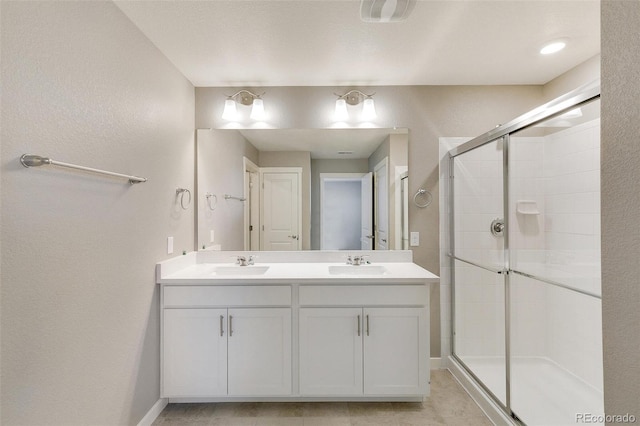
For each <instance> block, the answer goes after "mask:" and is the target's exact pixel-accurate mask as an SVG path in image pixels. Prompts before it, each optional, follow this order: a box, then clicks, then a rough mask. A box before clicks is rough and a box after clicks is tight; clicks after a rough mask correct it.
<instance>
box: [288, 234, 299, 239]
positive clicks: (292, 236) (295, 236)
mask: <svg viewBox="0 0 640 426" xmlns="http://www.w3.org/2000/svg"><path fill="white" fill-rule="evenodd" d="M289 238H291V239H294V240H297V239H298V236H297V235H289Z"/></svg>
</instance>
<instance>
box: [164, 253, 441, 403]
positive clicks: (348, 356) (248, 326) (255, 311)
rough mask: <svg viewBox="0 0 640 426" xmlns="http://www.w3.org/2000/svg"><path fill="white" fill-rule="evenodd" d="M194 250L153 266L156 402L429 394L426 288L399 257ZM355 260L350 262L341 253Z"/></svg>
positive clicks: (425, 277)
mask: <svg viewBox="0 0 640 426" xmlns="http://www.w3.org/2000/svg"><path fill="white" fill-rule="evenodd" d="M255 254H257V257H256V259H255V264H254V265H248V266H240V265H238V264H236V263H235V260H236V259H237V257H238V256H245V257H247V256H248V255H249V253H246V252H235V253H234V252H214V251H203V252H195V253H190V254H187V255H185V256H180V257H177V258H174V259H170V260H167V261H165V262H162V263H159V264H158V265H157V270H156V274H157V282H158V284H159V285H160V287H161V329H162V331H161V339H162V342H161V363H162V367H161V368H162V383H161V395H162V397H163V398H170V399H171V401H174V402H186V401H223V400H224V401H268V400H282V401H295V400H306V401H314V400H317V401H327V400H352V401H353V400H387V401H397V400H404V401H416V400H418V401H419V400H422V398H423V397H425V396H427V395H428V394H429V315H428V314H429V312H428V306H429V284H430V283H437V282H438V277H437V276H435V275H433V274H432V273H430V272H428V271H426V270H425V269H423V268H421V267H419V266H417V265H415V264H414V263H412V257H411V252H410V251H387V252H351V253H349V254H347V253H346V252H338V251H336V252H325V251H323V252H308V251H307V252H259V253H255ZM348 255H351V256H352V259H353V257H359V256H361V255H367V256H368V257H365V259H366V262H371V263H370V264H368V263H366V262H365V261H363V262H362V263H363V264H361V265H353V264H347V263H346V259H347V256H348Z"/></svg>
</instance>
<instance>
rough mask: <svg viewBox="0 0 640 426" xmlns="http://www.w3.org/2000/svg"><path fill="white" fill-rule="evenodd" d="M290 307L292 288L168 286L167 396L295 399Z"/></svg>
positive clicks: (164, 358)
mask: <svg viewBox="0 0 640 426" xmlns="http://www.w3.org/2000/svg"><path fill="white" fill-rule="evenodd" d="M216 305H217V306H221V305H227V306H226V307H216ZM260 305H262V306H260ZM283 305H284V306H286V305H289V307H278V306H283ZM245 306H247V307H245ZM248 306H252V307H248ZM254 306H255V307H254ZM290 306H291V288H290V286H164V287H163V312H162V317H163V322H162V396H163V397H165V398H199V397H203V398H206V397H217V396H282V395H290V394H291V308H290Z"/></svg>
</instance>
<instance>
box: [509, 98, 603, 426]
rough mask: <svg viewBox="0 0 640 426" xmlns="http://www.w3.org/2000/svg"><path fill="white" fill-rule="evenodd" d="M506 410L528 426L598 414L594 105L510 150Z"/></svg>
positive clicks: (514, 139) (521, 135)
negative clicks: (508, 400) (508, 392)
mask: <svg viewBox="0 0 640 426" xmlns="http://www.w3.org/2000/svg"><path fill="white" fill-rule="evenodd" d="M509 170H510V173H509V188H510V189H509V200H510V201H509V202H510V204H511V208H510V209H509V210H510V220H509V223H510V226H509V248H510V265H511V272H510V275H509V281H510V283H509V285H510V289H511V291H510V301H509V302H510V318H509V320H510V324H511V333H510V334H511V340H510V341H511V372H510V379H511V380H510V383H511V409H512V411H513V412H514V413H515V414H516V415H517V416H518V417H519V418H520V419H521V420H522V421H523V422H524V423H526V424H527V425H569V424H575V423H578V417H577V416H578V415H580V414H581V413H582V414H584V413H603V412H604V405H603V393H602V389H603V383H602V332H601V330H602V325H601V297H600V101H599V100H597V101H593V102H590V103H588V104H584V105H582V106H580V107H579V108H575V109H573V110H571V111H568V112H566V113H563V114H561V115H559V116H556V117H552V118H549V119H547V120H545V121H542V122H541V123H539V124H537V125H535V126H531V127H528V128H526V129H523V130H521V131H519V132H516V133H513V134H512V135H511V137H510V144H509Z"/></svg>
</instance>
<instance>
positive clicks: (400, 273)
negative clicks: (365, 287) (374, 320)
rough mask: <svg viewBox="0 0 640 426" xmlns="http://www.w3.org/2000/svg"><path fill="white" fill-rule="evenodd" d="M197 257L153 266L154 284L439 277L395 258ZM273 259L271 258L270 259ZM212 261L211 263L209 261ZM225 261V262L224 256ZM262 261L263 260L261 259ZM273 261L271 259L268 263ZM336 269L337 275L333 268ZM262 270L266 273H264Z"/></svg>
mask: <svg viewBox="0 0 640 426" xmlns="http://www.w3.org/2000/svg"><path fill="white" fill-rule="evenodd" d="M198 254H199V253H190V254H189V255H187V256H180V257H177V258H174V259H170V260H168V261H165V262H161V263H158V264H157V270H156V277H157V283H158V284H182V285H190V284H191V285H193V284H252V285H255V284H276V283H280V284H293V283H299V284H305V283H309V284H311V283H323V284H389V283H392V284H419V283H437V282H439V277H438V276H436V275H434V274H433V273H431V272H429V271H427V270H426V269H424V268H422V267H420V266H418V265H416V264H415V263H413V262H408V261H403V260H406V257H405V259H401V258H397V255H394V257H395V258H394V259H393V260H395V261H390V262H379V261H375V262H372V264H370V265H360V266H355V265H346V264H345V263H344V262H335V261H323V260H335V258H333V259H332V258H331V257H327V256H319V257H318V261H315V262H309V261H308V259H307V258H308V255H307V256H306V257H307V258H305V259H303V260H304V261H295V260H296V259H295V258H294V261H292V262H281V261H276V262H260V261H259V260H256V262H255V265H252V266H239V265H236V264H235V263H231V262H219V261H215V260H220V259H207V258H205V257H204V256H202V255H200V256H199V257H198ZM270 257H273V256H270ZM211 260H213V261H211ZM225 260H228V256H227V257H226V259H225ZM265 260H266V259H265ZM269 260H273V259H269ZM298 260H301V259H298ZM335 267H338V268H337V269H338V270H337V271H336V268H335ZM265 269H266V271H265ZM330 271H333V273H330Z"/></svg>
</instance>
